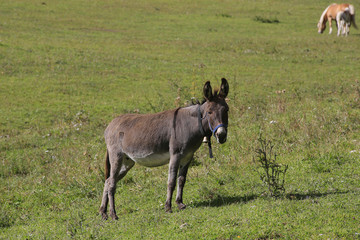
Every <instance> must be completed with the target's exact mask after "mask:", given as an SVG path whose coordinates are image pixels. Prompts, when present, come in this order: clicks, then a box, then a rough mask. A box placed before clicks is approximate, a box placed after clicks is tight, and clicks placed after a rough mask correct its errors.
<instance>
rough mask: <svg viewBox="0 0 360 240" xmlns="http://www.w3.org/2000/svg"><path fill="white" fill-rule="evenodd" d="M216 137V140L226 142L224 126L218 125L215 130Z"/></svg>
mask: <svg viewBox="0 0 360 240" xmlns="http://www.w3.org/2000/svg"><path fill="white" fill-rule="evenodd" d="M215 135H216V139H217V141H218V143H221V144H222V143H225V142H226V137H227V132H226V130H225V128H223V127H220V128H219V129H218V130H217V131H216V134H215Z"/></svg>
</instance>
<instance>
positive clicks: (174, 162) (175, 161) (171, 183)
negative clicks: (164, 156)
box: [165, 154, 180, 212]
mask: <svg viewBox="0 0 360 240" xmlns="http://www.w3.org/2000/svg"><path fill="white" fill-rule="evenodd" d="M179 165H180V156H179V155H178V154H170V162H169V176H168V188H167V196H166V202H165V211H166V212H172V210H171V200H172V195H173V192H174V189H175V186H176V175H177V172H178V169H179Z"/></svg>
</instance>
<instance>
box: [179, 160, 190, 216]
mask: <svg viewBox="0 0 360 240" xmlns="http://www.w3.org/2000/svg"><path fill="white" fill-rule="evenodd" d="M192 158H193V157H192V156H191V158H190V159H189V161H188V162H187V163H186V164H185V165H180V169H179V177H178V188H177V193H176V200H175V201H176V203H177V205H178V208H179V209H180V210H183V209H185V208H186V205H185V204H184V203H183V190H184V186H185V182H186V174H187V171H188V169H189V165H190V163H191V160H192Z"/></svg>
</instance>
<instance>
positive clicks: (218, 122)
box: [203, 78, 229, 143]
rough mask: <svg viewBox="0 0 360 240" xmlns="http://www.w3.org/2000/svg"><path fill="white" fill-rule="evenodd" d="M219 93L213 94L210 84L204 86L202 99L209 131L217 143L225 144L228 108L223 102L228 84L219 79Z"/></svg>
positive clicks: (223, 79) (227, 90)
mask: <svg viewBox="0 0 360 240" xmlns="http://www.w3.org/2000/svg"><path fill="white" fill-rule="evenodd" d="M221 81H222V82H221V86H220V91H217V90H216V91H215V92H214V93H213V91H212V88H211V85H210V82H209V81H208V82H206V83H205V85H204V89H203V91H204V97H205V99H206V104H205V114H206V118H207V120H208V125H209V129H210V131H211V132H212V134H213V135H214V136H215V138H216V140H217V141H218V143H225V142H226V137H227V126H228V111H229V107H228V105H227V103H226V101H225V98H226V96H227V95H228V93H229V84H228V82H227V81H226V79H225V78H222V79H221Z"/></svg>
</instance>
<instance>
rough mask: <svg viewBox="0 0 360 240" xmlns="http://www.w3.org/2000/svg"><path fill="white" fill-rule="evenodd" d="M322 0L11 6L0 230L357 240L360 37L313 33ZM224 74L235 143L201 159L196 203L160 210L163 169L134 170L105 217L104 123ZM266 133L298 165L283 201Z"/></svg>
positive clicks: (58, 235) (1, 71)
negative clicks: (267, 169) (262, 144)
mask: <svg viewBox="0 0 360 240" xmlns="http://www.w3.org/2000/svg"><path fill="white" fill-rule="evenodd" d="M328 4H330V2H327V1H324V0H320V1H316V2H315V3H314V1H310V0H305V1H294V0H290V1H277V0H271V1H235V0H221V1H209V0H199V1H188V0H184V1H177V0H175V1H162V0H151V1H144V0H140V1H122V0H119V1H116V0H104V1H86V0H72V1H55V0H41V1H37V0H13V1H10V0H5V1H2V2H1V7H0V149H1V151H0V239H71V238H75V239H276V238H280V239H359V238H360V168H359V166H360V131H359V130H360V128H359V126H360V82H359V80H360V79H359V75H360V71H359V69H360V30H356V29H354V28H350V35H349V36H348V37H346V38H345V37H337V36H336V31H335V30H336V28H335V30H334V31H333V34H332V35H329V34H328V28H327V29H326V31H325V33H324V34H322V35H320V34H318V33H317V29H316V24H317V22H318V20H319V18H320V15H321V13H322V11H323V10H324V9H325V8H326V7H327V6H328ZM354 6H355V9H360V5H359V4H356V3H354ZM358 22H359V23H360V19H359V17H358ZM358 25H359V24H358ZM222 77H225V78H227V79H228V81H229V84H230V93H229V107H230V119H229V135H228V142H227V143H226V144H224V145H221V146H219V145H216V144H215V143H214V144H213V147H214V149H213V151H214V155H215V158H214V159H210V158H209V157H208V149H207V147H206V146H205V145H204V146H202V147H201V148H200V149H199V151H198V152H197V153H196V156H195V160H194V164H193V166H192V167H191V168H190V169H189V173H188V180H187V184H186V186H185V192H184V203H185V204H187V206H188V207H187V208H186V209H185V210H184V211H178V210H175V211H174V213H172V214H167V213H165V211H164V203H165V198H166V183H167V166H163V167H159V168H144V167H140V166H135V167H134V168H133V169H132V170H131V171H130V172H129V173H128V175H127V176H126V177H125V178H124V180H123V181H121V182H120V183H119V184H118V191H117V194H116V203H117V212H118V215H119V220H118V221H112V220H108V221H103V220H101V217H100V216H99V215H98V209H99V207H100V202H101V196H102V190H103V182H104V161H105V152H106V150H105V143H104V140H103V131H104V130H105V128H106V126H107V124H108V123H109V122H110V121H111V120H112V119H113V118H114V117H115V116H117V115H119V114H122V113H131V112H139V113H152V112H158V111H162V110H165V109H170V108H175V107H177V106H179V105H180V106H182V105H183V104H184V103H186V102H187V101H189V100H191V98H192V97H195V98H198V99H201V98H202V87H203V85H204V83H205V81H208V80H210V81H211V82H212V85H213V86H219V84H220V79H221V78H222ZM260 135H262V136H263V137H265V138H266V139H269V140H271V141H272V142H273V143H275V150H276V152H277V154H278V161H279V162H280V163H285V164H288V166H289V169H288V171H287V174H286V185H285V188H286V191H285V195H284V196H283V197H281V198H278V199H275V198H272V197H270V196H269V194H268V191H267V187H266V186H265V185H264V184H263V183H262V182H261V180H260V178H259V175H258V173H257V172H256V171H255V166H254V163H253V159H254V156H255V150H256V148H257V146H258V142H257V139H258V138H259V136H260Z"/></svg>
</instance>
